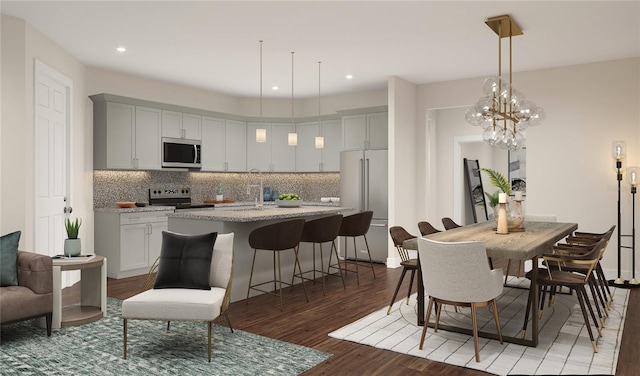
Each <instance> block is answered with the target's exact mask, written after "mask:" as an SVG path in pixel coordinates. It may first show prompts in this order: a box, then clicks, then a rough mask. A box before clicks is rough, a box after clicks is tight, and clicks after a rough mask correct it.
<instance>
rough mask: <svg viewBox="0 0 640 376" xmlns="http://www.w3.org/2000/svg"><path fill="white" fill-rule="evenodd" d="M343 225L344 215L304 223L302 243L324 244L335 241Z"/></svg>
mask: <svg viewBox="0 0 640 376" xmlns="http://www.w3.org/2000/svg"><path fill="white" fill-rule="evenodd" d="M341 225H342V214H334V215H329V216H326V217H321V218H318V219H312V220H310V221H306V222H305V223H304V229H303V230H302V238H301V239H300V241H301V242H309V243H324V242H330V241H333V240H335V239H336V238H337V237H338V231H340V226H341Z"/></svg>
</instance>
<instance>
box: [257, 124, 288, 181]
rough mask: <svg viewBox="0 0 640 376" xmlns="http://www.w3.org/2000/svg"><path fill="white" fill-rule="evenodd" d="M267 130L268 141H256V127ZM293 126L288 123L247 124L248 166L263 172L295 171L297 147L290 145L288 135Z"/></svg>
mask: <svg viewBox="0 0 640 376" xmlns="http://www.w3.org/2000/svg"><path fill="white" fill-rule="evenodd" d="M260 127H262V128H265V129H266V130H267V141H266V142H256V137H255V134H256V129H258V128H260ZM289 132H293V126H292V125H291V124H286V123H262V124H261V123H248V124H247V168H248V169H252V168H258V169H260V170H261V171H263V172H266V171H270V172H293V171H295V168H296V165H295V158H296V147H295V146H289V140H288V135H289Z"/></svg>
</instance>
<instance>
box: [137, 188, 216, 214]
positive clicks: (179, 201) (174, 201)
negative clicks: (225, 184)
mask: <svg viewBox="0 0 640 376" xmlns="http://www.w3.org/2000/svg"><path fill="white" fill-rule="evenodd" d="M149 205H163V206H175V207H176V210H178V209H200V208H213V207H214V206H215V205H214V204H196V205H194V204H192V203H191V189H189V188H149Z"/></svg>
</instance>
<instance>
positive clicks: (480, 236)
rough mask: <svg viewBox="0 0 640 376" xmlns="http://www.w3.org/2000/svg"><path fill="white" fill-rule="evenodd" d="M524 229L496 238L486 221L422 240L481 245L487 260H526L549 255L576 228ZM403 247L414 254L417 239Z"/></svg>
mask: <svg viewBox="0 0 640 376" xmlns="http://www.w3.org/2000/svg"><path fill="white" fill-rule="evenodd" d="M524 228H525V230H524V231H522V232H510V233H509V234H506V235H500V234H496V231H495V222H494V221H487V222H481V223H476V224H473V225H468V226H462V227H458V228H455V229H452V230H447V231H442V232H438V233H436V234H431V235H428V236H426V238H428V239H432V240H437V241H441V242H460V241H481V242H483V243H484V245H485V247H486V249H487V256H489V257H503V258H509V259H513V260H527V259H531V258H533V257H535V256H540V255H542V254H543V253H545V252H547V251H549V250H550V249H551V247H552V246H553V245H554V244H555V243H556V242H558V241H559V240H561V239H563V238H564V237H566V236H568V235H570V234H571V233H573V232H574V231H575V230H577V229H578V224H577V223H563V222H525V223H524ZM403 247H404V248H405V249H412V250H417V249H418V240H417V238H416V239H409V240H407V241H405V242H404V243H403Z"/></svg>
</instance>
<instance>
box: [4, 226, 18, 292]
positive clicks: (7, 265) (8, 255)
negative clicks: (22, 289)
mask: <svg viewBox="0 0 640 376" xmlns="http://www.w3.org/2000/svg"><path fill="white" fill-rule="evenodd" d="M18 243H20V231H16V232H12V233H10V234H7V235H3V236H2V237H0V287H4V286H17V285H18V266H17V265H16V263H17V262H18Z"/></svg>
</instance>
